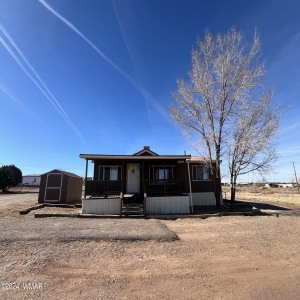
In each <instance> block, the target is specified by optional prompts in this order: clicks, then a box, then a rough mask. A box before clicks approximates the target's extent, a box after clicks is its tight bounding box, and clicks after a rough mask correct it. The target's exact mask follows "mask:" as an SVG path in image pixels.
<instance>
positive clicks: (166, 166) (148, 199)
mask: <svg viewBox="0 0 300 300" xmlns="http://www.w3.org/2000/svg"><path fill="white" fill-rule="evenodd" d="M79 157H80V158H83V159H85V160H86V175H85V176H86V178H87V173H88V162H89V161H92V163H93V164H94V165H93V167H94V170H93V178H94V180H85V195H84V199H83V200H82V212H83V213H95V214H113V215H116V214H117V215H121V216H122V215H128V214H142V215H145V214H172V213H173V214H175V213H190V212H192V211H193V207H194V206H201V205H215V204H216V200H215V196H214V192H213V181H212V177H211V174H210V172H209V168H208V167H207V165H206V164H205V159H204V158H203V157H200V156H191V155H159V154H157V153H155V152H154V151H152V150H151V149H150V147H149V146H144V147H143V149H142V150H141V151H138V152H136V153H134V154H132V155H109V154H80V155H79Z"/></svg>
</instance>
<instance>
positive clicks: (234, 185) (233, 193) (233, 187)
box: [230, 180, 236, 211]
mask: <svg viewBox="0 0 300 300" xmlns="http://www.w3.org/2000/svg"><path fill="white" fill-rule="evenodd" d="M235 190H236V180H234V181H233V182H231V198H230V211H234V201H235Z"/></svg>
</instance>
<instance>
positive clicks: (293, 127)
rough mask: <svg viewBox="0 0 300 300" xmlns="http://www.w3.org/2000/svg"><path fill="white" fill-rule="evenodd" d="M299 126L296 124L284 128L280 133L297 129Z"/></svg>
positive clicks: (299, 124)
mask: <svg viewBox="0 0 300 300" xmlns="http://www.w3.org/2000/svg"><path fill="white" fill-rule="evenodd" d="M299 126H300V123H298V124H294V125H292V126H289V127H285V128H282V129H280V130H279V131H278V132H279V133H281V132H284V131H289V130H292V129H295V128H297V127H299Z"/></svg>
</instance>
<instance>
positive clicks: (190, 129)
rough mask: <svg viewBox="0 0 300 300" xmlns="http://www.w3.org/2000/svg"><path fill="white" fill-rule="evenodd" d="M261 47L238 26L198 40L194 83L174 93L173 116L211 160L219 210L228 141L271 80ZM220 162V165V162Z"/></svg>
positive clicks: (192, 74) (180, 86) (192, 75)
mask: <svg viewBox="0 0 300 300" xmlns="http://www.w3.org/2000/svg"><path fill="white" fill-rule="evenodd" d="M260 56H261V45H260V42H259V38H258V36H257V35H256V33H255V35H254V39H253V42H252V44H251V45H249V46H247V45H246V44H245V42H244V40H243V36H242V34H241V33H240V32H238V31H237V30H236V29H235V28H232V29H231V30H229V32H228V33H227V34H224V35H221V34H217V36H216V37H215V39H214V38H213V36H212V34H211V33H210V32H209V31H206V32H205V36H204V40H203V41H201V40H200V39H199V38H198V41H197V48H196V49H193V50H192V71H191V72H190V73H189V77H190V80H188V81H185V80H184V79H179V80H177V85H178V91H177V92H173V93H172V95H173V97H174V98H175V100H176V101H177V105H176V106H174V105H172V106H171V107H170V110H171V118H172V119H173V120H174V123H175V124H176V125H179V126H181V127H182V131H183V133H184V134H186V135H188V136H195V137H196V138H197V139H198V141H199V143H198V152H199V153H202V154H204V155H206V156H207V157H208V164H209V166H210V170H211V173H212V175H213V178H214V179H215V180H214V192H215V197H216V207H217V208H220V192H221V181H220V162H221V158H222V156H223V154H224V152H226V151H228V149H227V147H226V146H227V143H228V141H230V140H232V135H233V131H232V128H233V125H234V124H235V122H236V119H237V118H238V116H239V114H240V113H243V112H244V111H245V103H248V102H249V101H250V100H251V99H252V98H253V94H254V92H255V88H256V87H257V86H259V85H260V84H261V83H262V80H263V78H264V76H265V73H266V71H265V63H264V62H261V59H260ZM214 159H215V161H214Z"/></svg>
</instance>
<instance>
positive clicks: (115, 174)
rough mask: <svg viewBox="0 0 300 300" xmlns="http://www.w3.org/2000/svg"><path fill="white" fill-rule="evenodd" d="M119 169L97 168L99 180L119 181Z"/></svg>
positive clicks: (114, 167)
mask: <svg viewBox="0 0 300 300" xmlns="http://www.w3.org/2000/svg"><path fill="white" fill-rule="evenodd" d="M120 177H121V167H118V166H99V174H98V178H99V180H121V178H120Z"/></svg>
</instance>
